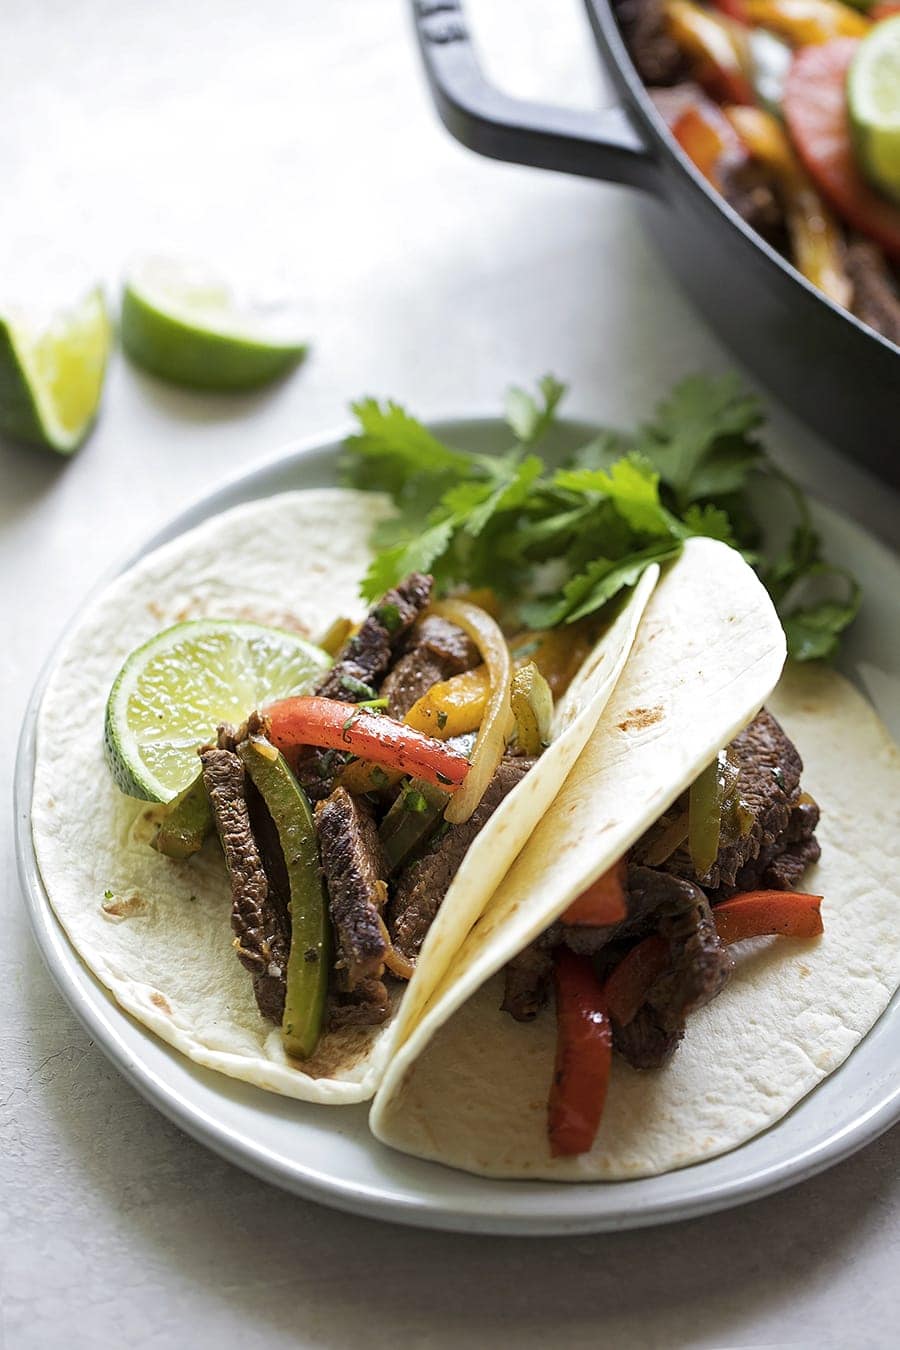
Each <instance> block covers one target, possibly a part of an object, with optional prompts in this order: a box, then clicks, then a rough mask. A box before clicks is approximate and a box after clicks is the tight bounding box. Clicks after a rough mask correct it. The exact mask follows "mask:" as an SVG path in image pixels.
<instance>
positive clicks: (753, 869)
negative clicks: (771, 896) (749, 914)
mask: <svg viewBox="0 0 900 1350" xmlns="http://www.w3.org/2000/svg"><path fill="white" fill-rule="evenodd" d="M818 823H819V808H818V805H817V804H816V802H815V801H813V799H812V797H810V796H808V795H807V794H806V793H802V794H801V796H800V800H799V801H798V802H797V804H796V805H795V806H794V807H792V809H791V814H790V818H789V820H788V825H787V829H786V830H785V831H784V833H783V834H782V835H780V836H779V838H778V839H776V840H775V842H774V843H773V844H771V845H770V846H769V847H767V848H764V849H761V850H760V853H759V855H758V856H757V857H756V858H754V859H753V860H752V861H751V862H748V863H746V864H745V865H744V866H743V867H742V868H741V870H740V871H739V872H738V874H737V877H736V879H735V884H734V887H733V890H734V891H735V892H739V891H757V890H773V891H792V890H796V889H797V887H798V886H799V884H800V881H801V879H802V877H803V873H804V872H805V871H806V869H807V867H810V866H812V864H813V863H815V862H818V861H819V857H820V855H821V852H822V850H821V848H820V847H819V841H818V839H816V837H815V829H816V826H817V825H818ZM725 898H726V895H722V896H718V895H713V897H712V899H713V903H715V902H716V901H717V900H718V899H725Z"/></svg>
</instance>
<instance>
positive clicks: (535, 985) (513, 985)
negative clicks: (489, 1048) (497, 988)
mask: <svg viewBox="0 0 900 1350" xmlns="http://www.w3.org/2000/svg"><path fill="white" fill-rule="evenodd" d="M552 974H553V957H552V955H551V953H550V950H549V948H547V947H539V946H538V944H537V943H536V942H530V943H529V944H528V946H527V947H526V948H525V949H524V950H523V951H521V952H519V954H518V956H514V957H513V958H512V960H511V961H508V962H507V963H506V968H505V969H504V971H503V978H504V987H503V1002H502V1003H501V1004H500V1011H501V1012H508V1013H509V1015H510V1016H511V1017H514V1018H515V1019H516V1021H517V1022H531V1021H533V1019H534V1018H535V1017H536V1016H537V1014H538V1013H539V1012H540V1010H541V1008H543V1006H544V1004H545V1003H546V1002H547V995H548V994H549V991H550V977H551V975H552Z"/></svg>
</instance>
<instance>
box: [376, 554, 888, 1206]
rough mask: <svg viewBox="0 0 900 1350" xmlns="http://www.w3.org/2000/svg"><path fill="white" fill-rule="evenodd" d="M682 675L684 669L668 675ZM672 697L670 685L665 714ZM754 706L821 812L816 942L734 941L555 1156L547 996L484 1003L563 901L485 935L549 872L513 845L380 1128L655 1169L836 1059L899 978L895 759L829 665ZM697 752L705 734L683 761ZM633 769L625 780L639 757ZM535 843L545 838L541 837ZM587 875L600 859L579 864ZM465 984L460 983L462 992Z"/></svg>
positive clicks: (664, 761) (734, 1132) (428, 1140)
mask: <svg viewBox="0 0 900 1350" xmlns="http://www.w3.org/2000/svg"><path fill="white" fill-rule="evenodd" d="M673 572H674V569H673ZM670 575H671V574H670ZM665 585H666V580H665V579H664V581H663V583H662V584H661V586H660V588H659V590H658V591H657V594H656V597H655V598H654V600H653V601H652V602H651V606H650V609H649V610H648V614H647V619H646V624H647V628H646V629H645V631H644V633H642V634H641V635H639V638H638V642H637V644H636V646H635V649H634V651H633V654H632V658H631V662H630V664H629V666H628V668H627V669H626V673H625V676H624V677H623V679H622V680H621V681H620V683H619V686H618V688H617V690H616V693H615V695H614V696H613V699H612V700H611V701H610V703H609V705H608V706H607V709H606V712H605V714H604V716H603V718H602V719H601V725H600V727H599V728H598V731H597V733H596V734H595V737H594V739H593V741H592V748H594V747H596V746H597V745H598V743H600V742H602V740H604V739H608V740H609V741H610V742H611V743H614V742H615V741H616V739H617V735H616V733H617V732H619V731H621V726H622V723H623V722H624V721H625V720H626V719H627V718H628V716H629V712H628V708H629V704H631V703H632V702H635V703H636V702H639V701H640V702H645V701H646V691H647V688H648V685H647V682H646V679H645V673H646V667H645V662H646V660H647V658H648V657H649V655H650V653H649V650H648V647H647V644H646V642H643V641H642V639H643V638H644V637H647V636H649V635H650V633H652V631H653V629H652V625H653V622H654V618H655V615H654V612H653V611H654V608H656V607H657V606H660V605H663V604H664V603H665V599H666V596H665V591H664V587H665ZM649 674H650V678H651V680H652V679H653V678H654V675H653V672H652V671H651V672H649ZM682 674H684V669H683V667H682V666H681V665H680V663H679V667H677V668H675V669H673V670H672V672H671V678H672V679H673V680H676V681H677V680H679V679H680V678H681V676H682ZM701 684H702V681H701ZM754 701H755V700H754ZM678 702H679V700H678V698H677V695H676V697H675V699H674V700H673V705H672V706H671V707H670V712H671V713H672V715H673V716H675V715H676V707H675V705H677V703H678ZM768 706H769V707H770V708H771V709H772V711H773V712H774V713H775V715H776V716H777V717H778V718H779V719H780V720H781V721H782V723H783V725H784V728H785V730H786V731H787V733H788V735H789V736H791V738H792V739H794V741H795V743H796V744H797V746H798V749H799V750H800V752H801V754H802V756H803V759H804V763H805V772H804V777H803V784H804V787H805V788H807V789H808V790H809V791H810V792H811V793H812V795H813V796H814V797H815V798H816V799H817V801H818V802H819V804H820V806H821V809H822V819H821V823H820V826H819V829H818V836H819V839H820V841H821V845H822V860H821V862H820V863H819V864H818V865H817V866H816V867H814V868H811V869H810V871H809V872H808V873H807V876H806V878H805V881H804V887H805V889H808V890H810V891H812V892H814V893H816V894H819V893H821V894H823V895H824V896H825V903H824V904H823V907H822V914H823V918H824V922H825V933H824V935H823V936H822V937H821V938H817V939H814V940H812V941H806V942H799V941H790V940H788V939H779V938H761V939H758V940H755V941H753V942H745V943H743V944H739V945H737V946H736V947H735V948H734V949H733V951H734V954H735V957H736V960H737V969H736V971H735V974H734V976H733V977H732V979H731V980H730V981H729V983H728V984H727V985H726V987H725V989H724V990H723V992H722V993H721V994H720V995H719V997H718V998H717V999H715V1000H714V1001H713V1002H712V1003H711V1004H709V1005H707V1006H706V1007H705V1008H702V1009H700V1010H699V1011H698V1012H696V1013H694V1014H692V1016H691V1017H690V1018H689V1020H688V1026H687V1032H686V1035H685V1038H684V1040H683V1042H682V1043H681V1045H680V1046H679V1048H678V1050H677V1052H676V1054H675V1056H674V1058H673V1059H672V1060H671V1062H670V1063H669V1064H667V1065H666V1066H665V1067H664V1068H662V1069H660V1070H655V1071H651V1072H645V1073H640V1072H637V1071H636V1070H634V1069H632V1068H631V1067H630V1066H629V1065H628V1064H626V1063H625V1062H624V1061H623V1060H621V1059H620V1058H619V1057H618V1056H614V1057H613V1073H612V1079H611V1082H610V1087H609V1092H608V1095H607V1099H606V1107H605V1110H604V1114H603V1119H602V1121H601V1125H600V1129H599V1131H598V1134H597V1139H596V1142H595V1145H594V1148H593V1150H592V1151H591V1152H590V1153H588V1154H584V1155H583V1156H581V1157H576V1158H553V1157H551V1155H550V1151H549V1147H548V1142H547V1133H546V1130H547V1094H548V1091H549V1087H550V1081H551V1076H552V1071H553V1062H554V1054H555V1048H556V1021H555V1015H554V1011H553V1008H552V1005H551V1006H549V1007H548V1008H545V1009H544V1011H543V1012H542V1013H541V1014H540V1015H539V1016H538V1018H537V1019H536V1021H535V1022H533V1023H530V1024H522V1023H518V1022H515V1021H514V1020H513V1019H512V1018H511V1017H509V1016H507V1015H505V1014H503V1013H501V1012H500V1011H499V1006H500V1002H501V999H502V997H503V982H502V976H501V975H499V974H497V973H496V972H497V971H498V970H499V967H500V966H501V965H502V964H503V962H504V960H505V959H506V957H508V956H510V955H512V954H513V953H514V951H516V950H520V949H521V948H522V947H523V946H524V945H525V942H526V941H529V940H530V939H531V937H533V936H534V935H535V934H536V932H538V931H540V930H541V929H542V928H543V927H544V926H546V924H547V923H548V922H550V920H551V919H553V918H555V917H556V916H558V914H559V913H560V912H561V910H562V908H564V903H563V900H562V892H561V893H560V898H559V901H558V902H557V898H556V897H555V896H554V900H553V903H552V904H548V906H547V908H546V909H545V910H544V912H543V914H542V915H541V916H540V917H539V918H538V919H537V921H536V922H527V923H525V922H520V923H518V924H517V923H516V921H515V918H513V919H512V920H510V918H509V916H508V915H507V916H506V917H503V916H502V915H497V917H498V918H499V920H500V924H501V927H500V928H499V929H497V928H493V922H494V915H495V909H494V906H498V907H499V908H500V910H502V909H503V908H504V907H505V908H506V909H507V910H509V909H510V908H512V907H513V906H514V904H515V896H514V891H513V890H512V889H510V886H511V885H521V887H522V888H523V892H524V888H525V887H526V886H527V887H528V888H529V889H528V894H530V895H532V896H536V895H537V894H538V892H537V890H535V889H534V885H535V873H543V875H544V879H545V880H546V876H547V873H548V871H550V870H552V865H551V868H549V869H548V868H547V867H546V866H545V865H544V864H543V860H542V858H541V856H540V855H537V856H535V855H533V854H532V853H531V851H530V850H525V851H524V852H523V853H522V854H521V855H520V857H519V859H518V861H517V863H516V864H514V866H513V869H512V872H511V874H510V876H509V877H508V878H507V882H506V883H504V886H503V887H502V888H501V891H500V892H499V893H498V895H497V896H496V897H495V899H494V901H493V902H492V904H491V906H490V908H489V910H488V912H487V914H486V915H485V917H484V920H483V923H482V927H484V928H485V929H492V931H493V933H494V935H495V936H494V938H493V940H492V939H491V937H490V936H489V937H488V938H487V940H486V941H482V942H481V943H480V944H478V943H477V935H478V927H476V929H475V930H474V933H473V935H472V939H473V942H471V943H470V944H469V945H470V946H471V947H472V950H471V952H470V959H471V961H472V970H473V972H475V973H474V974H473V976H472V977H470V978H467V979H465V981H464V983H463V982H461V983H460V985H459V986H458V988H457V997H456V998H453V999H450V998H448V997H447V995H446V993H445V995H444V1004H443V1006H442V1007H441V1006H439V1005H438V1004H435V1005H434V1006H433V1008H432V1009H430V1010H429V1012H428V1014H426V1016H425V1018H424V1019H423V1020H422V1021H421V1023H420V1025H419V1027H418V1028H417V1029H416V1030H415V1031H414V1032H413V1035H412V1037H411V1038H410V1040H409V1041H408V1043H407V1045H406V1046H405V1047H404V1048H403V1050H402V1051H401V1052H400V1055H399V1056H398V1058H397V1059H396V1060H395V1062H394V1064H393V1065H392V1066H391V1070H390V1072H389V1076H388V1078H387V1080H386V1082H385V1084H384V1087H383V1089H382V1091H381V1093H380V1094H379V1097H378V1098H376V1103H375V1108H374V1110H373V1125H374V1128H375V1131H376V1133H377V1134H378V1136H379V1137H380V1138H381V1139H382V1140H384V1141H385V1142H387V1143H390V1144H392V1145H393V1146H395V1147H397V1148H401V1149H403V1150H404V1151H407V1152H410V1153H414V1154H418V1155H420V1156H422V1157H427V1158H434V1159H438V1160H440V1161H442V1162H445V1163H450V1164H452V1165H454V1166H458V1167H463V1168H465V1169H466V1170H468V1171H472V1172H477V1173H479V1174H482V1175H486V1176H500V1177H537V1178H541V1177H543V1178H548V1179H555V1180H560V1181H597V1180H618V1179H623V1178H628V1177H640V1176H649V1175H655V1174H658V1173H661V1172H666V1171H669V1170H671V1169H673V1168H677V1167H683V1166H686V1165H687V1164H690V1163H695V1162H699V1161H701V1160H702V1159H704V1158H710V1157H713V1156H715V1155H716V1154H719V1153H723V1152H725V1151H727V1150H728V1149H731V1148H734V1147H735V1146H736V1145H738V1144H740V1143H743V1142H744V1141H746V1140H747V1139H750V1138H751V1137H752V1136H753V1135H755V1134H758V1133H759V1132H760V1131H761V1130H763V1129H765V1128H766V1127H767V1126H769V1125H771V1124H773V1123H774V1122H775V1121H777V1120H778V1119H780V1117H782V1116H783V1115H784V1114H785V1113H786V1112H787V1111H788V1110H790V1108H791V1107H792V1106H793V1105H794V1104H795V1103H796V1102H797V1101H799V1100H800V1098H801V1097H803V1096H805V1094H806V1093H808V1092H809V1091H810V1090H811V1089H812V1088H813V1087H814V1086H815V1085H816V1083H818V1082H820V1081H821V1079H823V1078H824V1077H825V1076H826V1075H827V1074H829V1073H830V1072H831V1071H832V1070H833V1069H835V1068H837V1066H838V1065H839V1064H840V1063H841V1062H842V1060H844V1059H845V1058H846V1056H847V1055H848V1054H849V1053H850V1051H851V1050H852V1049H853V1048H854V1046H855V1045H857V1044H858V1042H859V1041H860V1040H861V1039H862V1037H863V1036H864V1035H865V1033H866V1032H867V1031H868V1029H869V1028H870V1027H871V1026H872V1024H873V1023H874V1022H875V1021H876V1019H877V1018H878V1017H879V1015H880V1014H881V1013H882V1012H883V1011H884V1009H885V1007H886V1006H887V1004H888V1002H889V1001H890V999H891V996H892V994H893V992H894V990H895V988H896V987H897V983H898V980H900V923H898V918H897V912H898V901H900V894H898V882H897V876H898V872H900V844H898V841H897V838H896V819H895V815H896V802H897V800H898V791H900V756H898V753H897V750H896V747H894V746H893V745H892V743H891V741H890V737H889V735H888V733H887V731H886V730H885V728H884V727H883V726H882V725H881V723H880V722H879V720H878V718H877V717H876V715H875V714H874V712H873V711H872V709H871V708H870V707H869V705H868V704H867V703H866V702H865V700H864V699H863V698H862V696H861V695H860V694H859V693H857V691H856V690H855V689H854V688H853V687H852V686H851V685H850V684H848V683H847V681H845V680H844V679H843V678H842V677H841V676H839V675H837V674H835V673H834V672H833V671H830V670H827V669H819V668H812V669H810V668H808V667H807V668H802V667H789V668H788V670H787V672H786V674H785V675H784V677H783V679H782V681H781V683H780V684H779V686H778V688H777V690H776V691H775V693H774V695H773V696H772V697H771V698H770V699H768ZM689 707H690V703H688V705H687V708H686V711H688V710H689ZM695 711H696V708H695ZM717 718H718V713H717V708H716V706H715V703H714V701H711V703H710V706H709V709H708V717H707V720H706V721H705V723H698V724H697V731H698V732H699V734H700V735H704V734H705V733H706V731H707V730H708V729H709V728H710V727H711V726H712V725H713V724H715V723H716V722H717ZM721 728H722V730H723V731H724V730H725V724H724V722H722V724H721ZM729 734H730V733H729ZM729 734H725V735H722V736H721V738H720V739H721V740H722V741H723V742H724V741H726V740H728V739H729ZM691 739H693V738H691ZM610 749H611V752H612V753H611V759H610V765H611V772H610V773H609V774H604V773H603V772H602V768H601V769H600V771H599V772H598V773H597V774H596V775H595V776H594V778H593V782H592V783H590V784H589V783H588V781H587V780H586V778H585V777H584V776H582V775H581V764H579V765H578V766H576V769H575V771H574V772H573V774H572V776H571V778H570V779H569V781H568V783H567V784H566V785H565V787H564V789H563V792H562V794H561V795H560V797H559V799H558V803H557V807H556V808H555V809H554V815H553V818H554V820H555V821H556V823H557V824H558V825H559V826H560V841H561V842H564V841H565V840H566V839H567V837H568V831H567V829H566V823H565V814H564V813H565V811H566V809H567V806H568V805H573V804H575V803H577V802H578V801H579V799H580V795H581V794H580V791H579V785H580V784H581V785H582V786H583V787H584V789H585V791H588V792H589V793H590V795H591V797H592V799H593V800H594V801H595V802H597V803H598V804H599V802H600V800H602V799H603V798H604V794H605V792H606V791H607V790H611V791H612V792H614V793H615V794H616V796H618V797H620V798H621V796H622V792H621V791H617V786H618V787H621V771H620V767H618V766H616V762H615V752H614V749H613V745H612V744H611V746H610ZM659 749H660V754H661V758H660V757H659V755H658V756H657V758H656V761H655V764H654V763H653V762H652V756H651V762H648V763H647V768H646V772H647V775H648V780H650V781H652V779H653V775H654V774H656V775H658V774H659V772H665V773H669V772H670V769H671V770H672V771H674V773H673V776H674V777H675V778H678V787H681V786H683V785H684V782H685V781H686V778H687V777H690V773H688V774H687V775H686V777H681V776H680V775H679V772H678V771H677V770H675V764H674V763H673V762H671V761H670V760H669V758H668V757H667V754H666V749H665V747H663V746H661V747H659ZM708 757H709V756H708V754H707V749H706V746H704V748H703V750H702V753H698V754H697V756H696V759H695V764H694V766H693V767H694V769H699V768H701V767H702V765H703V763H704V762H705V761H706V760H707V759H708ZM667 766H668V767H667ZM634 769H635V772H636V773H637V772H638V760H637V759H635V760H634ZM691 772H693V769H692V770H691ZM629 777H630V775H629ZM657 814H658V811H657V807H656V805H655V804H654V805H653V806H652V807H650V806H649V805H648V807H647V809H646V810H643V811H642V812H641V813H640V816H639V819H636V820H635V821H634V824H633V826H632V827H631V828H629V829H625V830H621V829H619V828H614V829H613V830H611V832H610V833H611V834H612V835H614V836H615V842H614V843H613V842H612V840H610V841H609V842H608V843H606V844H605V843H604V842H603V840H602V836H601V835H598V836H597V838H596V841H595V850H596V851H595V854H594V856H595V858H596V860H597V862H598V863H599V866H600V867H601V868H605V867H606V866H607V865H608V864H611V863H612V862H613V861H614V859H615V857H616V856H619V855H620V853H621V851H622V847H623V846H626V847H627V846H628V845H629V844H630V843H631V842H633V840H634V839H635V838H636V837H637V836H638V835H639V834H640V833H641V832H642V831H643V829H644V827H645V826H646V825H649V824H650V823H651V821H652V820H653V819H654V818H655V816H656V815H657ZM871 838H877V839H878V841H879V853H878V863H877V869H876V867H875V866H874V865H873V863H872V861H871V860H870V857H869V854H867V852H866V850H865V847H864V841H865V840H866V839H871ZM545 843H546V845H547V846H548V847H549V840H547V841H545ZM588 870H590V871H594V870H596V868H593V867H589V864H588V861H587V859H585V872H586V873H587V872H588ZM567 896H568V890H566V897H567ZM514 932H515V936H513V933H514ZM460 959H461V960H463V959H465V949H464V952H463V953H461V958H460ZM462 991H464V992H465V994H469V993H470V992H471V996H470V997H467V998H466V1000H465V1001H464V1002H462V1001H461V998H460V997H459V994H460V992H462ZM432 1013H436V1014H437V1015H436V1016H433V1015H432ZM451 1014H454V1015H451ZM448 1019H449V1020H448Z"/></svg>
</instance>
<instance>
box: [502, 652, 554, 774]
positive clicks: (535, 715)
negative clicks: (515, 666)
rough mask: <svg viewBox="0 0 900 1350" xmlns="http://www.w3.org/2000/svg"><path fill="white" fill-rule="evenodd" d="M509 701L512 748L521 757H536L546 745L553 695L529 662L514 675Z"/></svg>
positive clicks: (536, 669) (535, 667) (538, 672)
mask: <svg viewBox="0 0 900 1350" xmlns="http://www.w3.org/2000/svg"><path fill="white" fill-rule="evenodd" d="M509 701H510V703H511V704H512V710H513V717H514V718H515V719H516V745H517V746H518V748H519V750H520V751H521V753H522V754H523V755H535V756H536V755H539V754H540V753H541V751H542V750H543V749H544V748H545V747H546V746H547V745H548V743H549V741H550V723H551V721H552V720H553V695H552V694H551V693H550V686H549V684H548V683H547V681H546V680H545V679H544V677H543V675H542V674H541V672H540V671H539V670H538V668H537V666H536V665H535V663H534V662H533V661H529V662H528V663H527V665H524V666H523V667H522V669H521V670H517V671H516V673H515V675H514V676H513V679H512V684H511V685H510V690H509Z"/></svg>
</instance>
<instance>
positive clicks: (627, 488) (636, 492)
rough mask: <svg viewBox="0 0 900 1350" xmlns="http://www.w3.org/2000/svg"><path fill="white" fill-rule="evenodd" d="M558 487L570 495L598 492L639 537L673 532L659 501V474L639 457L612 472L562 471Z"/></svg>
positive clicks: (628, 458)
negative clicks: (572, 493) (610, 503)
mask: <svg viewBox="0 0 900 1350" xmlns="http://www.w3.org/2000/svg"><path fill="white" fill-rule="evenodd" d="M554 481H555V483H556V485H557V487H561V488H563V489H565V490H568V491H569V492H582V493H587V492H597V493H600V494H601V495H602V496H604V497H607V498H608V499H609V500H610V501H611V502H612V504H613V505H614V507H615V508H616V510H617V511H618V513H619V515H620V516H621V517H622V518H623V520H625V521H626V522H627V523H628V524H629V525H630V526H631V528H632V529H633V530H635V531H636V532H637V533H638V534H658V535H668V534H672V533H673V520H672V516H671V515H670V514H669V512H668V511H667V510H666V509H665V507H664V506H663V504H662V502H661V501H660V499H659V474H658V473H657V472H656V471H655V470H654V468H653V466H652V465H651V464H649V463H648V462H647V460H645V459H643V458H642V457H641V456H640V455H637V454H631V455H627V456H626V457H625V458H623V459H619V460H616V462H615V463H614V464H612V465H611V466H610V468H609V470H608V471H607V470H605V469H575V470H568V471H566V470H561V471H560V472H559V473H558V474H557V475H556V478H555V480H554Z"/></svg>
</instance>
